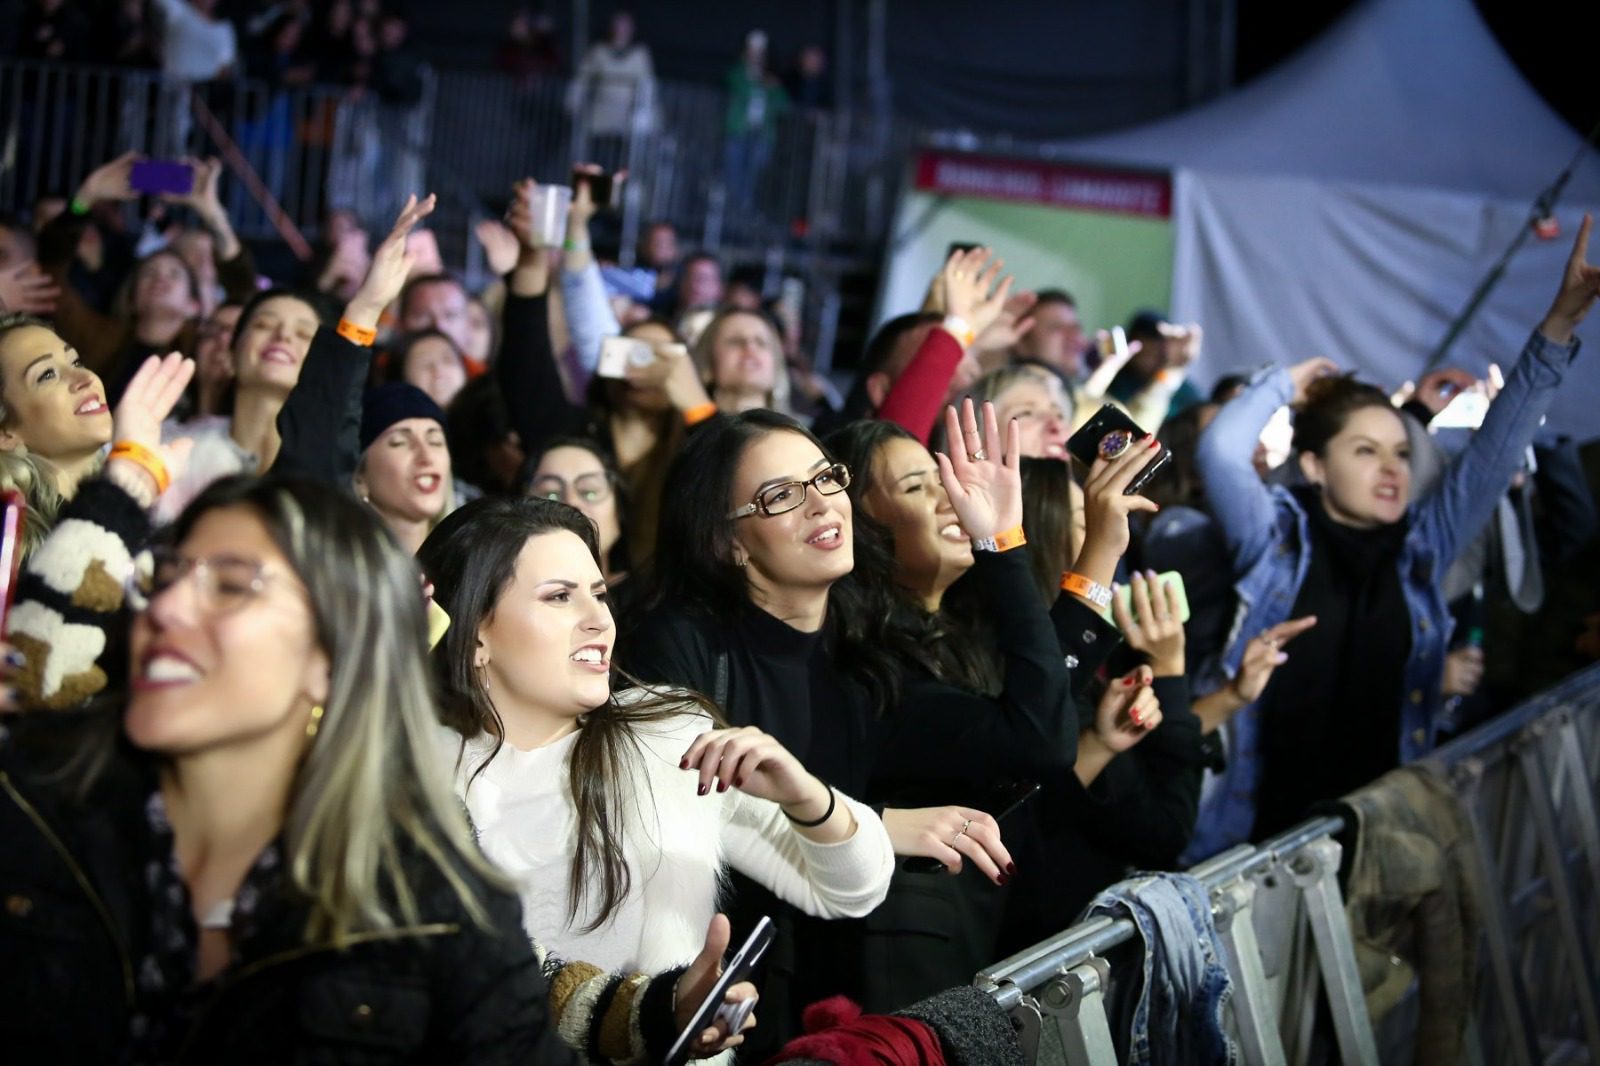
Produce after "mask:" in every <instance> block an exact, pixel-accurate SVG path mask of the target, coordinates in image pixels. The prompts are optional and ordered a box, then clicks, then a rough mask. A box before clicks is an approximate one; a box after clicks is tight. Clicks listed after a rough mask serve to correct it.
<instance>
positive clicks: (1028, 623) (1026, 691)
mask: <svg viewBox="0 0 1600 1066" xmlns="http://www.w3.org/2000/svg"><path fill="white" fill-rule="evenodd" d="M1026 550H1027V549H1025V548H1018V549H1015V550H1012V551H1008V552H978V553H976V555H977V562H976V563H975V565H974V566H973V568H972V570H971V571H970V572H969V573H968V575H967V577H965V578H963V580H970V581H974V582H976V583H977V586H978V588H979V590H980V596H981V600H982V603H983V606H984V608H985V610H986V612H987V614H988V616H989V618H990V619H991V620H992V622H993V624H994V628H995V633H996V642H997V644H998V646H999V651H1000V654H1001V657H1002V659H1003V660H1004V671H1005V672H1004V680H1003V687H1002V689H1001V692H1000V695H999V696H998V697H997V698H993V699H991V698H989V697H986V696H982V695H979V694H977V693H973V692H968V691H966V690H964V689H959V688H956V687H954V686H952V685H947V684H943V683H940V682H936V681H934V680H932V679H931V678H922V679H918V680H914V681H912V682H910V683H909V684H908V685H907V686H906V691H905V694H904V697H903V698H902V700H901V703H902V706H901V707H900V708H898V709H897V710H896V712H895V713H893V714H891V715H890V716H889V717H888V719H887V720H886V721H885V722H884V724H883V739H882V743H881V744H880V745H879V748H878V760H877V765H876V766H875V768H874V776H875V778H876V780H877V781H878V782H879V784H880V785H881V786H883V787H887V788H890V789H893V788H895V787H897V786H898V785H899V784H901V783H903V782H909V781H913V780H923V781H948V782H961V783H963V784H984V783H990V784H992V783H994V782H995V781H996V780H998V779H1000V778H1004V777H1013V776H1018V775H1022V776H1050V775H1053V774H1060V773H1063V772H1066V771H1070V770H1071V768H1072V764H1073V762H1074V761H1075V760H1076V758H1077V752H1078V715H1077V707H1076V705H1075V704H1074V702H1073V698H1072V693H1071V691H1070V689H1069V684H1068V683H1069V681H1070V675H1069V674H1068V672H1067V667H1066V662H1065V661H1064V660H1063V659H1062V657H1061V652H1060V649H1059V648H1058V646H1057V643H1056V638H1055V633H1054V631H1053V628H1052V626H1051V624H1050V618H1049V615H1048V614H1047V613H1046V612H1045V610H1044V608H1043V604H1041V603H1040V602H1039V593H1038V590H1037V589H1036V588H1035V587H1034V584H1033V578H1032V576H1031V575H1030V573H1029V572H1028V559H1027V555H1026V554H1025V552H1026Z"/></svg>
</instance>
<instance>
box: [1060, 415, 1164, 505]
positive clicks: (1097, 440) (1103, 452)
mask: <svg viewBox="0 0 1600 1066" xmlns="http://www.w3.org/2000/svg"><path fill="white" fill-rule="evenodd" d="M1143 436H1144V430H1142V429H1140V428H1139V424H1138V423H1137V422H1135V421H1134V420H1133V419H1131V418H1129V417H1128V415H1127V413H1126V412H1125V411H1123V410H1122V408H1120V407H1118V406H1117V405H1116V404H1111V403H1108V404H1106V405H1105V406H1104V407H1102V408H1100V410H1098V411H1096V412H1095V415H1094V417H1093V418H1091V419H1089V421H1087V422H1085V423H1084V424H1083V427H1082V428H1081V429H1079V430H1078V432H1076V433H1074V434H1073V435H1072V436H1071V437H1068V438H1067V451H1068V452H1069V453H1071V454H1072V455H1073V456H1075V457H1077V460H1078V462H1080V463H1082V464H1083V465H1084V466H1085V467H1092V466H1094V461H1095V460H1096V459H1102V458H1104V459H1115V458H1117V457H1118V456H1119V455H1121V454H1122V453H1123V452H1125V451H1127V450H1128V449H1129V448H1132V447H1134V445H1135V443H1136V442H1137V441H1138V440H1139V438H1140V437H1143ZM1171 462H1172V453H1171V452H1169V451H1167V446H1166V445H1165V444H1162V445H1159V446H1158V449H1157V451H1156V454H1155V456H1154V458H1152V459H1151V460H1150V461H1149V462H1148V463H1146V464H1145V466H1144V469H1142V470H1140V471H1139V472H1138V473H1137V474H1135V475H1134V478H1133V480H1132V481H1131V482H1129V483H1128V487H1127V488H1126V489H1124V490H1123V494H1124V495H1126V496H1136V495H1138V494H1139V492H1141V491H1142V490H1143V489H1144V487H1145V486H1146V485H1148V484H1150V480H1151V479H1152V478H1154V477H1155V476H1156V475H1157V474H1159V473H1161V471H1163V470H1165V469H1166V468H1167V467H1168V465H1170V464H1171Z"/></svg>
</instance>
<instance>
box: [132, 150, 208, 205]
mask: <svg viewBox="0 0 1600 1066" xmlns="http://www.w3.org/2000/svg"><path fill="white" fill-rule="evenodd" d="M128 186H129V188H131V189H133V191H134V192H142V193H149V194H151V195H157V194H160V193H175V194H177V195H179V196H182V195H184V194H186V193H190V192H193V191H194V170H193V169H191V168H190V166H189V164H187V163H170V162H167V161H166V160H162V159H144V160H140V161H139V162H137V163H135V164H133V167H132V168H131V169H130V170H129V171H128Z"/></svg>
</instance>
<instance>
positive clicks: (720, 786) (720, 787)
mask: <svg viewBox="0 0 1600 1066" xmlns="http://www.w3.org/2000/svg"><path fill="white" fill-rule="evenodd" d="M717 791H718V792H726V791H728V783H727V782H726V781H718V782H717Z"/></svg>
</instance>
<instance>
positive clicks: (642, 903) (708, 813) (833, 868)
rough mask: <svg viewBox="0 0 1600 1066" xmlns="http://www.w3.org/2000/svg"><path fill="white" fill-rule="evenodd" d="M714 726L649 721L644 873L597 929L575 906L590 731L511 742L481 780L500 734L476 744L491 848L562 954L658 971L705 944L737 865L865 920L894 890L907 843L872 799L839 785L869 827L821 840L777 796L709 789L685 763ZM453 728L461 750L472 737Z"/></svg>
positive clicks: (634, 834) (638, 871)
mask: <svg viewBox="0 0 1600 1066" xmlns="http://www.w3.org/2000/svg"><path fill="white" fill-rule="evenodd" d="M623 695H624V697H626V695H627V694H626V693H624V694H623ZM709 728H710V720H709V719H707V718H706V717H705V716H704V715H702V714H700V713H698V712H693V713H684V714H682V715H678V716H675V717H672V718H670V719H666V720H664V721H661V722H654V723H649V724H644V725H640V726H638V727H637V729H636V733H635V735H636V736H637V737H638V740H639V747H640V749H641V750H640V753H639V755H638V756H637V757H636V758H635V759H634V766H635V768H636V770H637V771H638V772H637V775H636V777H635V778H634V779H633V780H632V781H631V782H630V790H631V794H632V796H633V799H634V802H633V803H631V804H628V805H627V812H626V824H625V828H624V830H623V848H624V852H625V854H626V858H627V862H628V868H629V870H630V872H631V874H632V878H633V880H632V884H631V886H630V889H629V892H628V894H627V896H626V897H625V898H624V900H623V902H622V903H621V904H620V905H619V906H618V908H617V909H616V910H615V911H614V912H613V914H612V917H611V919H610V921H608V922H607V923H606V924H605V925H603V926H601V927H600V928H599V929H597V930H595V931H593V932H584V931H583V927H584V926H585V925H587V924H588V922H589V920H590V915H589V912H588V911H587V910H586V908H580V909H579V913H578V917H577V920H576V921H569V920H568V917H567V902H568V893H567V879H568V871H569V870H570V868H571V861H572V855H573V853H574V847H575V840H576V824H575V817H574V808H573V804H572V799H571V793H570V791H569V789H568V769H567V760H568V758H569V756H570V755H571V753H572V749H573V747H574V745H575V744H576V743H577V740H578V733H572V734H569V735H568V736H566V737H564V738H563V739H561V740H559V741H556V742H555V743H553V744H550V745H547V746H546V747H544V748H540V749H538V750H535V751H518V750H516V749H515V748H513V747H511V746H510V745H504V746H502V747H501V749H500V751H499V753H498V754H497V755H496V756H495V757H494V758H493V759H492V760H491V761H490V762H489V764H488V765H487V766H486V767H485V768H484V769H483V772H482V773H480V774H478V775H477V776H476V777H475V778H473V777H472V773H473V771H474V770H475V769H476V768H477V767H478V766H479V765H480V764H481V763H482V759H483V756H484V755H485V754H487V753H488V752H489V751H490V750H491V749H492V743H491V742H490V741H489V739H488V738H487V737H479V738H476V739H475V740H473V741H469V742H467V743H466V745H465V750H464V752H463V755H464V757H463V758H461V759H460V760H459V761H458V763H457V767H456V790H457V793H458V794H459V795H462V796H464V798H465V800H466V804H467V808H468V810H469V811H470V812H471V814H472V821H473V824H474V826H475V827H476V829H477V832H478V839H479V843H480V844H481V845H482V847H483V850H484V852H485V854H487V855H488V856H489V858H490V859H491V860H492V861H493V862H495V863H496V864H497V865H498V866H500V868H501V869H503V870H505V871H506V872H507V873H508V874H510V875H511V877H512V878H513V879H515V881H516V882H517V885H518V888H519V893H520V895H521V897H522V907H523V923H524V925H525V926H526V928H527V931H528V934H529V936H531V937H533V939H535V940H536V941H538V942H539V943H540V944H542V945H544V946H545V947H546V948H548V949H549V950H550V951H551V953H553V954H554V955H556V956H557V957H559V958H563V959H567V960H571V961H580V960H581V961H583V962H588V963H592V964H594V965H595V966H599V967H601V968H602V969H606V970H622V971H638V972H644V973H655V972H658V971H660V970H665V969H669V968H671V967H673V966H681V965H684V964H686V963H688V962H691V961H693V960H694V957H695V956H696V955H698V954H699V952H700V948H701V946H702V945H703V944H704V942H705V934H706V926H707V925H709V924H710V922H711V918H712V915H714V914H715V913H716V911H717V904H718V897H719V895H720V892H721V888H722V878H723V872H724V866H725V864H726V866H731V867H732V868H734V869H737V870H738V871H739V872H741V873H743V874H745V875H746V876H748V877H750V878H752V879H753V880H755V881H757V882H759V883H761V884H763V885H766V886H767V887H768V888H770V889H772V891H773V892H775V893H776V894H777V895H778V896H779V897H780V898H782V899H784V900H785V901H786V902H789V903H792V904H794V905H795V906H797V907H799V908H800V909H802V910H804V911H806V912H807V913H808V914H813V915H818V916H822V917H851V918H854V917H860V916H862V915H865V914H867V913H869V912H870V911H871V910H872V909H873V908H875V907H876V906H877V905H878V904H879V903H881V902H882V901H883V898H884V896H885V895H887V894H888V891H889V878H890V876H891V875H892V874H893V872H894V854H893V848H892V847H891V845H890V843H889V834H888V833H887V831H885V829H884V828H883V822H882V821H881V820H880V819H879V818H878V816H877V814H876V813H875V812H874V811H873V810H872V809H871V808H870V807H866V806H864V805H862V804H859V803H856V802H855V801H854V800H851V799H849V798H848V797H846V796H843V795H840V796H839V799H838V802H839V803H841V804H847V805H849V807H850V809H851V811H852V812H853V813H854V815H855V819H856V831H855V833H854V835H852V836H851V838H850V839H849V840H846V841H843V842H840V843H837V844H817V843H813V842H812V841H809V840H807V839H805V838H804V837H802V836H801V835H800V834H799V833H797V832H795V831H794V828H793V825H792V823H790V822H789V820H788V818H786V817H785V816H784V814H783V811H782V810H781V809H780V808H779V807H778V806H777V805H776V804H774V803H769V802H767V801H765V800H758V799H755V798H753V797H751V796H747V795H745V794H744V793H742V792H739V791H737V790H729V791H728V792H726V793H719V792H716V791H712V792H711V793H710V794H709V795H706V796H700V795H697V793H696V789H697V787H698V784H699V777H698V775H697V774H695V773H692V772H689V771H685V770H681V769H679V767H678V761H679V760H680V759H682V758H683V754H684V752H686V751H687V750H688V749H689V745H690V744H691V743H692V742H693V741H694V738H695V737H697V736H699V735H700V734H701V733H703V732H705V731H706V730H707V729H709ZM450 738H451V739H450V741H449V743H450V745H451V747H450V755H451V758H452V759H454V758H455V757H456V753H457V752H461V751H462V745H461V743H460V739H459V738H458V737H456V736H455V735H454V734H450ZM469 781H470V784H469ZM737 933H738V931H736V935H737Z"/></svg>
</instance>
